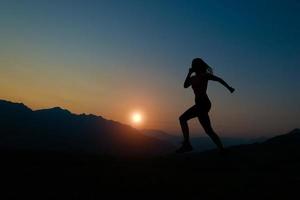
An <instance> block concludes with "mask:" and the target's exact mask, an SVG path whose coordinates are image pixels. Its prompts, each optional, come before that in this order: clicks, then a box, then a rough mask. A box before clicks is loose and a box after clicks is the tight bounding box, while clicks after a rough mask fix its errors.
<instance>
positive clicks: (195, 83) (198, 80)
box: [191, 74, 210, 104]
mask: <svg viewBox="0 0 300 200" xmlns="http://www.w3.org/2000/svg"><path fill="white" fill-rule="evenodd" d="M207 84H208V76H207V75H206V74H203V75H196V76H193V77H191V85H192V88H193V91H194V94H195V101H196V104H206V103H210V101H209V98H208V96H207V93H206V91H207Z"/></svg>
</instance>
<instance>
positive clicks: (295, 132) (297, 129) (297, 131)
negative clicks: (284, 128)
mask: <svg viewBox="0 0 300 200" xmlns="http://www.w3.org/2000/svg"><path fill="white" fill-rule="evenodd" d="M289 134H300V129H299V128H295V129H294V130H292V131H291V132H289Z"/></svg>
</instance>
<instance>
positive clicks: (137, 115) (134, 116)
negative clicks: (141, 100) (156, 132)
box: [131, 112, 143, 125]
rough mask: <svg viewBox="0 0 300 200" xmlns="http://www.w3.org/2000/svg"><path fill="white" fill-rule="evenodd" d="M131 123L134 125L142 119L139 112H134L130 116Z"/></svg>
mask: <svg viewBox="0 0 300 200" xmlns="http://www.w3.org/2000/svg"><path fill="white" fill-rule="evenodd" d="M131 120H132V123H133V124H135V125H138V124H141V123H142V121H143V116H142V114H141V113H139V112H134V113H133V114H132V116H131Z"/></svg>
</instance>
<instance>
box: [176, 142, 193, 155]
mask: <svg viewBox="0 0 300 200" xmlns="http://www.w3.org/2000/svg"><path fill="white" fill-rule="evenodd" d="M190 151H193V147H192V145H191V144H190V143H189V142H183V143H182V146H181V147H180V148H179V149H177V150H176V153H186V152H190Z"/></svg>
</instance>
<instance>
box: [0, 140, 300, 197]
mask: <svg viewBox="0 0 300 200" xmlns="http://www.w3.org/2000/svg"><path fill="white" fill-rule="evenodd" d="M295 150H296V149H294V147H291V148H290V149H285V150H284V151H282V150H276V149H275V150H274V149H273V148H271V147H270V148H269V147H266V145H264V146H262V145H248V146H247V145H243V146H240V147H234V148H231V149H229V153H228V155H226V156H221V155H219V154H218V153H217V152H215V151H210V152H203V153H188V154H184V155H166V156H161V157H154V158H113V157H108V156H95V155H70V154H61V153H53V152H51V153H50V152H40V153H36V152H26V151H23V152H12V151H10V152H7V151H1V157H2V164H1V168H2V169H1V182H2V186H1V190H2V191H1V196H2V197H3V198H1V199H25V198H26V199H27V198H29V199H33V198H34V199H112V198H113V197H121V198H125V197H126V198H127V197H130V198H134V199H135V198H136V199H145V198H146V199H149V198H151V199H153V198H155V199H163V198H165V199H174V198H176V199H177V198H181V199H182V198H186V199H211V198H219V199H225V198H226V199H232V198H240V199H253V198H270V199H271V198H272V199H274V198H276V197H277V198H278V197H282V198H284V199H291V198H292V197H293V196H294V198H293V199H297V196H295V195H299V194H300V193H299V189H300V171H299V169H300V151H295ZM298 150H299V149H298ZM4 197H5V198H4ZM108 197H110V198H108Z"/></svg>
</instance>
